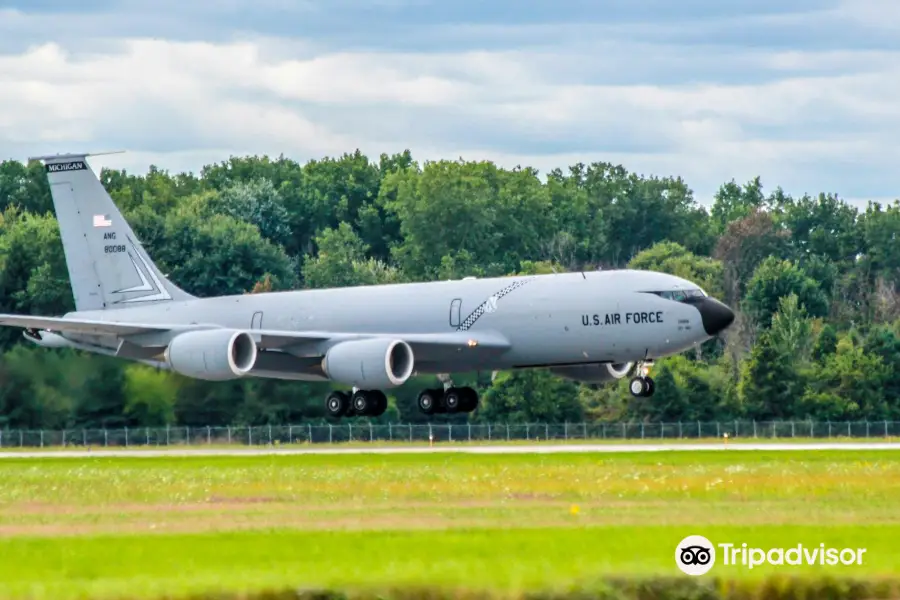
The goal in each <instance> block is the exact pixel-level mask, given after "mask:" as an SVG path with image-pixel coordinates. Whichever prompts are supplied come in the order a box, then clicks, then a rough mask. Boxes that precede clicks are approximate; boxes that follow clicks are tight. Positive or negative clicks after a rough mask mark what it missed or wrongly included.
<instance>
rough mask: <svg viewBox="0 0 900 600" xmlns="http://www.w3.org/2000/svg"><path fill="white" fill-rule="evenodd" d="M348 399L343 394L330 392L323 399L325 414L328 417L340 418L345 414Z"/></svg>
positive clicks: (347, 407) (348, 402) (348, 405)
mask: <svg viewBox="0 0 900 600" xmlns="http://www.w3.org/2000/svg"><path fill="white" fill-rule="evenodd" d="M349 408H350V399H349V398H348V397H347V394H345V393H344V392H331V393H330V394H328V397H327V398H325V413H326V414H327V415H328V416H329V417H334V418H340V417H343V416H344V415H345V414H347V410H348V409H349Z"/></svg>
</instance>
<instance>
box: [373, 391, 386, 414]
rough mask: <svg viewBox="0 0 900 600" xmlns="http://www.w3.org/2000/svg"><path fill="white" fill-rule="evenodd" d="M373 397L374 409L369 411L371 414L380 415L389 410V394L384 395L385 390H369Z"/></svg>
mask: <svg viewBox="0 0 900 600" xmlns="http://www.w3.org/2000/svg"><path fill="white" fill-rule="evenodd" d="M369 393H370V394H371V397H372V400H373V402H372V409H371V412H370V413H369V414H370V416H373V417H380V416H381V415H383V414H384V411H386V410H387V405H388V400H387V396H385V395H384V392H382V391H379V390H375V391H373V392H369Z"/></svg>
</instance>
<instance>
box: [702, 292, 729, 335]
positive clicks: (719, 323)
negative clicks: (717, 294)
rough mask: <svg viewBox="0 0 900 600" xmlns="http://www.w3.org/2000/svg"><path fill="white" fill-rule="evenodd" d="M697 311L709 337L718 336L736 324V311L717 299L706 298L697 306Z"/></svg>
mask: <svg viewBox="0 0 900 600" xmlns="http://www.w3.org/2000/svg"><path fill="white" fill-rule="evenodd" d="M697 310H699V311H700V318H701V319H702V320H703V329H704V330H706V334H707V335H716V334H718V333H719V332H720V331H722V330H723V329H725V328H727V327H728V326H729V325H731V324H732V323H733V322H734V311H732V310H731V309H730V308H728V307H727V306H725V305H724V304H722V303H721V302H719V301H718V300H716V299H715V298H709V297H706V298H704V299H703V301H702V302H700V303H699V304H698V305H697Z"/></svg>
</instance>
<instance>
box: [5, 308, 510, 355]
mask: <svg viewBox="0 0 900 600" xmlns="http://www.w3.org/2000/svg"><path fill="white" fill-rule="evenodd" d="M0 326H6V327H22V328H24V329H42V330H47V331H52V332H57V333H74V334H82V335H112V336H117V337H120V338H125V339H127V340H128V341H129V342H130V343H132V344H135V345H137V346H143V345H147V346H154V347H159V345H160V337H159V334H163V335H164V336H165V337H166V338H167V339H168V337H169V335H172V336H174V335H177V334H178V333H183V332H185V331H192V330H199V329H215V328H219V327H220V326H219V325H211V324H184V323H179V324H166V323H136V322H127V321H126V322H116V321H100V320H92V319H77V318H66V317H36V316H30V315H6V314H0ZM246 331H247V332H248V333H250V334H251V335H253V336H254V337H255V338H256V340H257V343H258V344H259V345H260V348H261V349H263V350H284V351H286V352H289V353H291V354H295V355H297V356H321V355H323V354H324V353H325V351H326V350H327V348H328V347H330V346H333V345H334V344H337V343H340V342H344V341H350V340H360V339H366V338H374V337H389V338H394V339H401V340H403V341H405V342H406V343H407V344H409V345H410V346H411V347H412V349H413V353H414V355H415V356H416V357H417V359H418V358H422V359H427V360H432V359H439V358H442V357H444V356H447V355H448V354H452V353H455V352H459V351H461V350H462V349H463V348H465V349H466V351H467V352H475V353H479V354H483V353H485V352H488V353H496V352H503V351H504V350H507V349H509V347H510V344H509V340H507V339H506V338H505V337H503V336H502V335H500V334H498V333H495V332H492V331H481V332H479V331H448V332H446V333H437V332H436V333H348V332H328V331H288V330H271V329H247V330H246ZM166 334H169V335H166ZM151 340H152V341H151ZM166 344H167V342H163V346H164V345H166Z"/></svg>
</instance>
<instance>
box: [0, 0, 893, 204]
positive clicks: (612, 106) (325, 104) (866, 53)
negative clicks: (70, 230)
mask: <svg viewBox="0 0 900 600" xmlns="http://www.w3.org/2000/svg"><path fill="white" fill-rule="evenodd" d="M356 148H360V149H361V150H362V151H363V152H365V153H367V154H369V155H370V156H371V157H377V156H378V155H379V154H380V153H381V152H397V151H402V150H403V149H404V148H409V149H410V150H412V152H413V154H414V156H415V157H416V158H417V159H419V160H420V161H422V160H425V159H437V158H450V159H456V158H459V157H462V158H464V159H490V160H495V161H497V162H498V163H500V164H502V165H504V166H515V165H516V164H522V165H531V166H534V167H536V168H538V169H540V170H541V171H542V172H544V173H545V172H547V171H548V170H550V169H552V168H554V167H563V168H565V167H567V166H568V165H570V164H574V163H576V162H591V161H596V160H602V161H611V162H615V163H621V164H623V165H624V166H625V167H626V168H628V169H630V170H632V171H636V172H639V173H644V174H657V175H681V176H683V177H684V178H685V179H686V181H687V183H688V184H689V185H690V186H691V187H692V188H693V189H694V191H695V195H696V197H697V199H698V200H699V201H701V202H703V203H707V202H709V200H710V197H711V196H712V194H713V193H714V192H715V190H716V189H717V188H718V186H719V185H720V184H721V183H723V182H725V181H728V180H729V179H732V178H734V179H736V180H738V181H739V182H743V181H746V180H747V179H749V178H751V177H753V176H755V175H757V174H758V175H760V176H761V177H762V180H763V184H764V185H765V186H766V187H767V188H768V189H772V188H774V187H775V186H777V185H780V186H782V187H783V188H785V189H786V190H787V191H788V192H789V193H792V194H795V195H799V194H802V193H804V192H809V193H818V192H820V191H824V192H834V193H837V194H839V195H841V196H842V197H844V198H847V199H851V200H865V199H877V200H884V199H889V198H895V197H900V1H897V0H848V1H846V2H841V1H837V0H815V1H814V0H793V1H792V0H677V1H675V0H478V1H476V0H442V1H437V0H434V1H433V0H79V1H76V2H72V1H71V0H66V1H61V0H0V159H5V158H14V159H17V160H24V159H26V158H27V157H28V156H31V155H34V154H47V153H55V152H70V151H103V150H118V149H125V150H127V151H128V152H127V153H126V154H123V155H117V156H110V157H105V158H102V159H100V158H98V159H94V160H93V161H92V164H93V165H94V166H95V167H100V166H111V167H117V168H121V167H124V168H128V169H131V170H138V171H141V172H143V171H144V170H146V168H147V167H148V166H149V165H150V164H156V165H158V166H159V167H161V168H164V169H168V170H170V171H182V170H192V171H196V170H198V169H199V168H200V167H201V166H202V165H204V164H207V163H209V162H217V161H220V160H224V159H226V158H227V157H228V156H229V155H231V154H255V153H259V154H269V155H278V154H280V153H284V154H285V155H287V156H290V157H292V158H294V159H296V160H299V161H301V162H305V161H306V160H308V159H310V158H317V157H322V156H325V155H337V154H341V153H343V152H345V151H353V150H354V149H356Z"/></svg>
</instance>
